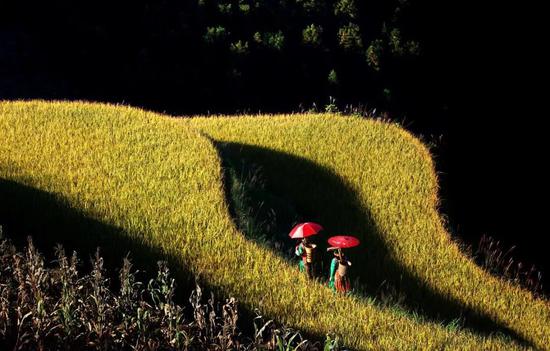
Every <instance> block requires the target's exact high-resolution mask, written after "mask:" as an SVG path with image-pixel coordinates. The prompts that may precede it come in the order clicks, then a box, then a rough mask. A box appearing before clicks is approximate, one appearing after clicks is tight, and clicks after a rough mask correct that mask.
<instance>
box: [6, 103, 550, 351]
mask: <svg viewBox="0 0 550 351" xmlns="http://www.w3.org/2000/svg"><path fill="white" fill-rule="evenodd" d="M216 141H218V142H228V143H229V145H230V147H233V148H235V149H236V150H239V152H242V153H243V157H248V158H252V159H255V160H257V161H259V162H262V164H263V165H264V167H265V169H266V174H269V178H270V181H271V182H272V183H273V184H275V185H274V186H275V188H276V189H277V191H280V192H281V193H283V194H286V196H289V197H292V200H293V201H294V202H295V203H296V204H297V205H298V206H300V207H301V208H303V209H304V211H305V212H306V213H307V214H308V215H311V216H315V217H316V218H318V219H319V220H320V221H321V222H322V223H323V224H325V225H326V227H327V229H328V230H329V231H332V232H336V231H339V232H346V233H348V232H349V233H353V234H355V235H358V236H360V237H362V238H363V241H364V243H365V250H366V251H365V254H362V252H361V253H360V254H358V255H356V257H354V258H353V259H354V270H355V271H356V272H360V273H359V276H360V278H361V281H363V282H364V283H365V284H366V287H367V291H368V289H369V286H372V284H375V283H377V282H379V281H381V280H382V279H389V280H392V281H394V282H396V283H399V284H400V288H401V289H403V290H404V291H406V293H407V295H408V296H409V300H410V301H413V302H415V303H416V304H418V305H420V306H426V307H427V306H428V305H430V304H436V305H437V306H441V308H442V309H443V310H445V308H444V307H443V306H447V307H448V311H444V312H443V314H444V315H445V316H450V315H452V314H453V313H455V312H456V311H458V310H461V309H465V310H466V311H468V314H469V315H471V317H472V318H473V319H480V320H482V321H486V322H487V323H493V324H494V325H495V328H500V329H503V330H507V331H508V332H509V333H510V334H512V335H515V336H516V338H517V339H518V340H524V341H525V342H526V343H527V344H531V345H532V346H535V347H538V348H542V349H544V348H547V345H548V344H549V343H550V337H549V335H550V307H549V305H548V303H547V302H546V301H540V300H536V299H534V298H533V297H532V296H531V295H530V294H529V293H528V292H525V291H523V290H521V289H519V288H517V287H514V286H512V285H510V284H508V283H506V282H504V281H500V280H498V279H496V278H493V277H491V276H489V275H488V274H486V273H484V272H483V271H482V270H480V269H479V268H478V267H476V266H475V265H474V264H473V263H472V262H470V261H469V260H468V259H467V258H465V257H464V256H463V255H462V254H461V253H460V251H459V250H458V248H457V247H456V246H455V245H454V244H453V243H452V242H451V241H450V239H449V236H448V234H447V233H446V232H445V230H444V227H443V226H442V224H441V221H440V218H439V215H438V213H437V206H436V205H437V180H436V177H435V173H434V171H433V166H432V163H431V159H430V155H429V153H428V151H427V150H426V149H425V148H424V147H423V146H422V144H421V143H420V142H419V141H418V140H417V139H415V138H414V137H412V136H411V135H409V134H407V133H406V132H404V131H403V130H402V129H400V128H399V127H397V126H395V125H391V124H387V123H382V122H377V121H372V120H364V119H359V118H348V117H341V116H336V115H295V116H277V117H272V116H266V117H220V118H196V119H179V120H178V119H171V118H168V117H165V116H160V115H157V114H153V113H148V112H145V111H141V110H138V109H132V108H127V107H120V106H108V105H99V104H88V103H61V102H54V103H50V102H41V101H34V102H4V103H1V104H0V179H1V180H2V182H3V184H5V185H4V188H12V189H13V188H16V187H19V186H21V187H25V188H29V189H35V190H36V191H40V192H41V193H46V194H49V195H51V196H52V197H55V198H56V199H58V200H59V201H62V202H63V203H65V204H67V206H70V207H71V208H72V209H74V210H75V211H79V212H80V213H83V214H84V215H85V216H86V217H87V218H89V219H91V220H93V221H95V222H98V223H101V224H102V225H104V226H105V227H113V228H118V230H117V236H113V237H112V238H109V237H107V238H106V237H105V233H101V232H99V231H98V232H93V231H91V232H90V233H89V234H88V236H87V237H86V238H82V241H87V242H94V240H96V239H97V241H98V242H99V241H101V240H103V241H102V242H104V243H105V242H107V243H112V245H114V246H115V245H117V244H118V245H122V243H125V242H127V241H131V242H134V243H136V244H137V245H139V246H142V247H145V248H148V249H150V250H151V251H155V252H160V254H162V255H166V256H167V257H171V258H172V259H173V260H175V261H177V262H178V263H180V264H181V266H182V267H184V268H183V269H184V270H185V271H187V272H189V273H192V274H198V275H200V277H201V278H202V279H203V280H204V281H206V282H208V284H209V285H210V286H212V287H214V288H217V289H219V290H221V291H223V292H224V293H226V294H228V295H233V296H236V297H237V298H239V299H240V301H241V302H242V303H243V304H244V305H245V306H248V307H249V308H252V307H258V308H260V309H261V310H262V311H264V312H265V313H266V314H267V315H269V316H270V317H273V318H276V319H278V320H279V321H281V322H284V323H287V324H289V325H290V326H294V327H297V328H299V329H302V330H305V331H306V332H309V333H311V334H314V335H323V334H325V333H328V332H331V331H336V332H338V333H340V334H342V335H343V336H344V341H345V343H346V344H348V345H350V346H352V347H354V348H357V349H414V348H427V349H430V348H431V349H441V348H449V349H457V348H461V349H476V350H477V349H495V348H499V349H515V348H520V346H519V344H518V343H517V342H515V341H510V340H507V339H502V338H495V337H492V336H481V334H477V333H472V332H468V331H461V330H453V329H449V328H444V327H443V326H441V325H440V324H439V323H430V322H419V321H418V320H416V319H412V318H410V317H407V316H406V315H402V314H396V313H394V312H392V311H391V310H387V309H384V308H381V307H377V306H376V305H374V304H372V303H370V302H368V301H367V300H365V299H363V298H362V297H353V298H351V297H340V296H336V295H334V294H333V293H332V292H331V291H330V290H329V289H328V288H326V287H325V286H322V285H321V284H319V283H316V282H312V281H308V280H307V279H305V277H303V276H302V275H300V274H299V273H298V272H297V270H296V269H295V267H292V266H290V265H289V264H288V261H287V260H285V259H284V258H283V257H281V255H279V254H278V253H277V252H272V251H270V250H269V249H267V248H265V247H263V246H261V245H259V244H257V243H255V242H252V241H249V240H247V239H246V238H245V237H244V236H243V235H242V233H240V232H239V231H238V230H237V229H236V226H235V224H234V223H233V221H232V218H231V216H230V214H229V210H228V205H227V202H226V199H225V193H224V188H223V174H222V173H223V172H222V167H221V164H222V163H221V159H220V156H219V153H218V150H217V149H216V144H215V143H216ZM0 194H2V193H0ZM10 199H11V200H10V201H15V202H17V197H11V198H10ZM14 199H15V200H14ZM13 206H17V204H16V203H6V202H5V201H2V203H1V205H0V209H1V210H4V209H7V208H9V207H13ZM73 236H74V233H73ZM100 239H101V240H100ZM371 288H372V287H371ZM426 310H429V308H426Z"/></svg>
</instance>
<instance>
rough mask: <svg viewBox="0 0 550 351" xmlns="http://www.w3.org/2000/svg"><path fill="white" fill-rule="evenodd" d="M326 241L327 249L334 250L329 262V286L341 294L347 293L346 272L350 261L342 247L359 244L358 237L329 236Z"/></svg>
mask: <svg viewBox="0 0 550 351" xmlns="http://www.w3.org/2000/svg"><path fill="white" fill-rule="evenodd" d="M328 243H329V244H330V245H331V247H329V248H328V249H327V251H334V258H333V259H332V262H331V264H330V275H329V287H330V288H331V289H332V290H334V291H337V292H339V293H341V294H347V293H349V292H350V291H351V281H350V279H349V274H348V269H349V267H351V262H350V261H349V260H348V259H347V257H346V256H345V255H344V253H343V252H342V249H344V248H346V249H347V248H350V247H355V246H357V245H359V239H357V238H356V237H353V236H348V235H339V236H333V237H331V238H329V239H328Z"/></svg>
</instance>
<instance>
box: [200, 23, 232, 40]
mask: <svg viewBox="0 0 550 351" xmlns="http://www.w3.org/2000/svg"><path fill="white" fill-rule="evenodd" d="M227 35H228V33H227V30H226V29H225V28H224V27H223V26H220V25H218V26H215V27H207V28H206V33H205V34H204V36H203V38H204V41H205V42H207V43H209V44H212V43H215V42H220V41H223V39H225V38H226V37H227Z"/></svg>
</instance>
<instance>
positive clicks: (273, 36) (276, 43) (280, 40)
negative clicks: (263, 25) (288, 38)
mask: <svg viewBox="0 0 550 351" xmlns="http://www.w3.org/2000/svg"><path fill="white" fill-rule="evenodd" d="M253 39H254V41H255V42H256V43H258V44H262V45H264V46H265V47H267V48H270V49H272V50H276V51H280V50H282V48H283V46H284V43H285V36H284V35H283V32H282V31H277V32H266V33H263V34H262V33H260V32H256V33H254V36H253Z"/></svg>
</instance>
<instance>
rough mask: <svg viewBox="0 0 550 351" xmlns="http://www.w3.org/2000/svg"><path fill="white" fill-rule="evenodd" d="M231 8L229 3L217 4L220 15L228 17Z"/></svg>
mask: <svg viewBox="0 0 550 351" xmlns="http://www.w3.org/2000/svg"><path fill="white" fill-rule="evenodd" d="M232 8H233V5H232V4H231V3H219V4H218V11H220V13H222V14H225V15H228V14H230V13H231V10H232Z"/></svg>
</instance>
